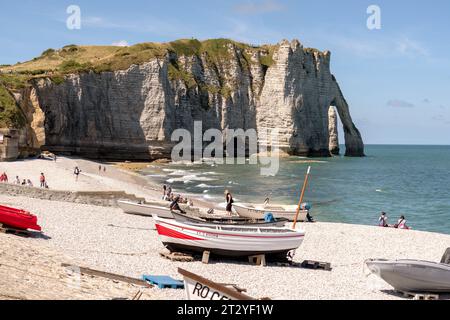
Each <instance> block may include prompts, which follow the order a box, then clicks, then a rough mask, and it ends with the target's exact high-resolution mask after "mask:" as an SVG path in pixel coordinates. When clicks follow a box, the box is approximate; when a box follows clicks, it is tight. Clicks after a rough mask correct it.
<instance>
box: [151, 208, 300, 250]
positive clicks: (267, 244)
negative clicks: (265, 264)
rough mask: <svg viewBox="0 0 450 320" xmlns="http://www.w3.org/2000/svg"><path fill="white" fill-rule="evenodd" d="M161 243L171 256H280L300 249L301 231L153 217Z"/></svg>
mask: <svg viewBox="0 0 450 320" xmlns="http://www.w3.org/2000/svg"><path fill="white" fill-rule="evenodd" d="M154 219H155V225H156V229H157V230H158V234H159V238H160V240H161V241H162V243H163V244H164V245H165V246H166V247H167V249H169V250H170V251H174V252H200V253H202V252H204V251H209V252H211V253H212V254H216V255H221V256H231V257H245V256H252V255H262V254H264V255H266V256H280V257H282V256H284V258H285V257H286V255H287V254H288V252H289V251H292V250H296V249H298V248H299V247H300V245H301V244H302V242H303V239H304V237H305V232H304V231H302V230H293V229H288V228H273V227H248V226H220V225H217V226H214V225H205V226H201V225H189V224H184V223H181V222H178V221H176V220H170V219H164V218H160V217H158V216H154Z"/></svg>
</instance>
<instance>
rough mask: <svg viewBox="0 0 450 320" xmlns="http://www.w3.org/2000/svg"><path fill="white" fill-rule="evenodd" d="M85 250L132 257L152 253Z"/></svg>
mask: <svg viewBox="0 0 450 320" xmlns="http://www.w3.org/2000/svg"><path fill="white" fill-rule="evenodd" d="M68 250H69V251H73V252H79V251H78V250H75V249H68ZM83 252H89V253H97V254H105V253H106V254H114V255H118V256H130V257H134V256H146V255H148V254H150V253H151V252H137V253H133V252H131V253H130V252H104V251H94V250H83Z"/></svg>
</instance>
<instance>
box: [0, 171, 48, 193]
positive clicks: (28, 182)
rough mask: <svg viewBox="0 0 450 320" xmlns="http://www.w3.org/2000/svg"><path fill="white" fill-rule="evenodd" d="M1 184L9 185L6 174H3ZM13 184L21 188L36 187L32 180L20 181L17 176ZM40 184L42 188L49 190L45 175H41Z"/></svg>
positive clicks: (0, 179)
mask: <svg viewBox="0 0 450 320" xmlns="http://www.w3.org/2000/svg"><path fill="white" fill-rule="evenodd" d="M0 182H3V183H9V178H8V175H7V174H6V172H3V174H2V175H1V176H0ZM13 183H14V184H16V185H20V186H27V187H34V185H33V182H31V180H30V179H20V178H19V176H16V178H15V179H14V181H13ZM39 184H40V187H41V188H45V189H48V188H49V187H48V184H47V178H46V177H45V174H44V173H41V175H40V176H39Z"/></svg>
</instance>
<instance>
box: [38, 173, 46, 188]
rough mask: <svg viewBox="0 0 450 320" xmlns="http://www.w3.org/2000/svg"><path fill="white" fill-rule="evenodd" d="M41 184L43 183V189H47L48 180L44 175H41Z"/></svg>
mask: <svg viewBox="0 0 450 320" xmlns="http://www.w3.org/2000/svg"><path fill="white" fill-rule="evenodd" d="M39 182H40V183H41V188H45V186H46V182H47V181H46V179H45V175H44V173H41V176H40V177H39Z"/></svg>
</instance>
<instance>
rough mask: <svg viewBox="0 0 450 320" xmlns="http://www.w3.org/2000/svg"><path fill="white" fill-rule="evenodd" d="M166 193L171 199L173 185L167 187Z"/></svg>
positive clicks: (168, 198)
mask: <svg viewBox="0 0 450 320" xmlns="http://www.w3.org/2000/svg"><path fill="white" fill-rule="evenodd" d="M166 195H167V198H166V200H168V201H170V196H171V195H172V187H171V186H169V187H168V188H167V193H166Z"/></svg>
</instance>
